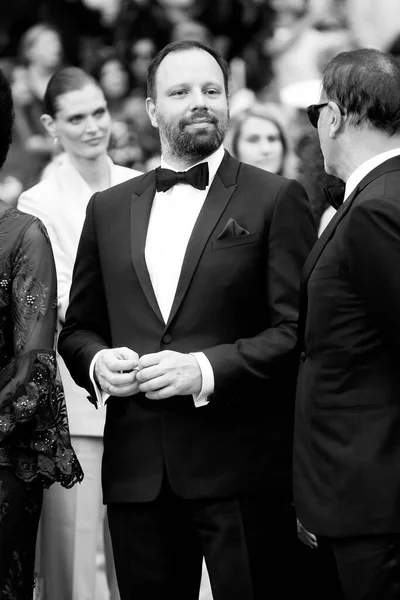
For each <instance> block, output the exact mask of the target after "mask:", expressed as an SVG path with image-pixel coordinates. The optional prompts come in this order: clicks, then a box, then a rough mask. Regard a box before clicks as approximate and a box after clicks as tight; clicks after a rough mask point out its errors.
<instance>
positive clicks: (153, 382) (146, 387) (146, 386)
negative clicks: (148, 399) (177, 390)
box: [139, 375, 170, 393]
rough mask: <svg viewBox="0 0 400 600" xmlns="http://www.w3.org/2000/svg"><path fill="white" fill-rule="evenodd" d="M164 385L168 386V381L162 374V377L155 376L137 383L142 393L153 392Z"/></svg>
mask: <svg viewBox="0 0 400 600" xmlns="http://www.w3.org/2000/svg"><path fill="white" fill-rule="evenodd" d="M166 386H170V381H169V380H168V379H167V378H166V377H165V375H163V376H162V377H155V378H154V379H150V380H149V381H145V382H144V383H141V384H140V385H139V390H140V391H141V392H144V393H146V392H154V391H156V390H160V389H161V388H164V387H166Z"/></svg>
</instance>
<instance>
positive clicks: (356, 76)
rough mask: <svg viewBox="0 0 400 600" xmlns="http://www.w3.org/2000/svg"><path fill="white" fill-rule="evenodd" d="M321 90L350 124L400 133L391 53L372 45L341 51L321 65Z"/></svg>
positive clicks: (399, 83) (398, 74) (398, 70)
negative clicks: (381, 50) (342, 112)
mask: <svg viewBox="0 0 400 600" xmlns="http://www.w3.org/2000/svg"><path fill="white" fill-rule="evenodd" d="M322 89H323V91H324V93H325V94H326V97H327V99H328V100H333V101H335V102H337V104H338V105H339V107H340V108H341V110H342V111H345V112H346V113H347V114H348V115H349V123H350V124H351V125H353V126H354V127H357V126H359V125H362V124H367V125H368V126H369V127H376V128H377V129H381V130H384V131H385V132H387V133H388V134H389V135H394V134H396V133H399V132H400V66H399V63H398V61H397V60H396V58H395V57H394V56H391V55H390V54H387V53H385V52H380V51H379V50H375V49H372V48H359V49H357V50H350V51H348V52H341V53H340V54H338V55H337V56H335V57H334V58H333V59H332V60H331V61H330V62H329V63H328V64H327V66H326V67H325V69H324V72H323V79H322Z"/></svg>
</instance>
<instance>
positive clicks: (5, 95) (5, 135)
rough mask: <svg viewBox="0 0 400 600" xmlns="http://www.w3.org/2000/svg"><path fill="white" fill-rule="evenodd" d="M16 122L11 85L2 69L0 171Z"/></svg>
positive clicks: (0, 83) (0, 74)
mask: <svg viewBox="0 0 400 600" xmlns="http://www.w3.org/2000/svg"><path fill="white" fill-rule="evenodd" d="M13 122H14V109H13V100H12V95H11V85H10V82H9V81H8V79H7V77H6V76H5V75H4V73H3V71H2V70H1V69H0V169H1V167H2V166H3V164H4V162H5V160H6V158H7V154H8V150H9V148H10V145H11V141H12V126H13Z"/></svg>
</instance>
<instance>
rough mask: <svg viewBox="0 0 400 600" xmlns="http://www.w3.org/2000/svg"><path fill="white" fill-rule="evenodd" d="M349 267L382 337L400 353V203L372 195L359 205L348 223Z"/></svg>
mask: <svg viewBox="0 0 400 600" xmlns="http://www.w3.org/2000/svg"><path fill="white" fill-rule="evenodd" d="M346 248H347V252H348V260H349V268H350V273H351V276H352V280H353V282H354V285H355V287H356V289H357V292H358V294H359V296H360V298H361V299H362V301H363V302H364V303H365V305H366V308H367V310H368V313H369V314H370V316H371V317H372V318H373V320H374V322H375V324H376V326H377V327H378V330H379V332H380V335H381V336H382V339H383V340H384V341H385V342H386V343H387V344H388V346H391V347H392V348H393V349H395V351H396V353H397V354H400V317H399V302H400V277H399V276H398V265H399V264H400V207H399V201H398V199H397V198H396V199H389V198H385V199H379V198H376V199H375V198H371V199H368V200H366V201H364V202H362V203H360V204H358V205H357V206H355V207H354V208H353V209H352V211H351V215H350V218H349V224H348V227H347V238H346Z"/></svg>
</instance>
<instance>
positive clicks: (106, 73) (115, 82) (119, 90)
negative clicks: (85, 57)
mask: <svg viewBox="0 0 400 600" xmlns="http://www.w3.org/2000/svg"><path fill="white" fill-rule="evenodd" d="M91 74H92V75H93V76H94V78H95V79H96V80H97V81H98V82H99V84H100V87H101V89H102V90H103V92H104V96H105V98H106V100H107V107H108V112H109V113H110V116H111V119H112V120H114V119H117V118H120V117H121V115H122V114H123V112H124V106H125V100H126V98H127V97H128V96H129V94H130V92H131V90H132V88H133V77H132V75H131V72H130V70H129V67H128V65H127V64H126V63H125V62H124V61H123V60H122V59H121V58H120V57H119V56H118V54H117V53H116V52H115V51H112V50H109V51H107V52H106V53H105V56H103V57H102V58H101V59H100V61H99V62H98V63H97V65H95V67H94V69H93V70H92V71H91Z"/></svg>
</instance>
